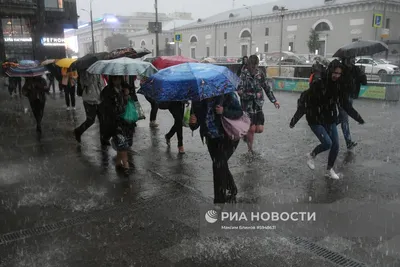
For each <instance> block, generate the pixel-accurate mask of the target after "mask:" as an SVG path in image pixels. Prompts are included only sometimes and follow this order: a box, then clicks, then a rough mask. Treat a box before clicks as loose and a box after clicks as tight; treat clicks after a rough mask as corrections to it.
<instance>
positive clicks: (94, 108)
mask: <svg viewBox="0 0 400 267" xmlns="http://www.w3.org/2000/svg"><path fill="white" fill-rule="evenodd" d="M83 106H84V108H85V113H86V120H85V121H84V122H83V123H82V124H81V125H80V126H79V127H78V128H76V129H75V130H76V132H77V133H78V134H79V135H82V134H83V133H84V132H85V131H86V130H87V129H89V128H90V126H92V125H93V124H94V122H95V121H96V116H97V118H98V119H99V123H100V135H101V133H102V132H104V129H102V126H103V121H102V114H101V112H100V107H99V105H97V104H93V105H91V104H89V103H87V102H83Z"/></svg>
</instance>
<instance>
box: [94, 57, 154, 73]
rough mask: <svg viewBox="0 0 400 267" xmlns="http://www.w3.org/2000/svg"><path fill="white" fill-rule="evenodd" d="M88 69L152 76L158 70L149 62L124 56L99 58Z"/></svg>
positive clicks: (98, 71)
mask: <svg viewBox="0 0 400 267" xmlns="http://www.w3.org/2000/svg"><path fill="white" fill-rule="evenodd" d="M87 71H88V72H89V73H91V74H104V75H115V76H125V75H138V76H144V77H150V76H151V75H153V74H155V73H156V72H157V69H156V68H155V67H154V66H153V65H152V64H151V63H149V62H146V61H141V60H140V59H132V58H127V57H122V58H117V59H112V60H99V61H97V62H96V63H94V64H93V65H92V66H90V67H89V69H88V70H87Z"/></svg>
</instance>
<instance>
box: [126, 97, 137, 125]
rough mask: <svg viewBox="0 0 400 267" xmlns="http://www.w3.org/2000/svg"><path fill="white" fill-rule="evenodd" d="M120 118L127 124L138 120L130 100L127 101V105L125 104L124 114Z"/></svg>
mask: <svg viewBox="0 0 400 267" xmlns="http://www.w3.org/2000/svg"><path fill="white" fill-rule="evenodd" d="M122 118H123V119H124V120H125V121H126V122H127V123H135V122H137V121H138V120H139V115H138V112H137V111H136V107H135V104H134V103H133V101H132V100H130V99H129V100H128V104H126V108H125V112H124V114H123V115H122Z"/></svg>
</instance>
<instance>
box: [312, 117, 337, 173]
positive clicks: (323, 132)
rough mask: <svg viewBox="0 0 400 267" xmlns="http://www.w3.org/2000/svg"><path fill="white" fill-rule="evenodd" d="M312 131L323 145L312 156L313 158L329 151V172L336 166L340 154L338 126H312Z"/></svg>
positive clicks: (315, 149)
mask: <svg viewBox="0 0 400 267" xmlns="http://www.w3.org/2000/svg"><path fill="white" fill-rule="evenodd" d="M310 127H311V130H312V131H313V132H314V134H315V135H316V136H317V138H318V139H319V141H320V142H321V144H319V145H318V146H317V147H316V148H314V150H313V152H312V153H311V155H312V156H313V157H315V156H317V155H318V154H320V153H322V152H324V151H327V150H329V149H330V151H329V156H328V168H327V169H328V170H330V169H331V168H332V167H333V165H335V161H336V158H337V156H338V153H339V134H338V131H337V127H336V124H329V125H324V126H323V125H310Z"/></svg>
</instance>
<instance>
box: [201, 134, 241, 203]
mask: <svg viewBox="0 0 400 267" xmlns="http://www.w3.org/2000/svg"><path fill="white" fill-rule="evenodd" d="M238 144H239V141H232V140H230V139H229V138H227V137H223V138H208V139H207V147H208V152H209V153H210V156H211V159H212V161H213V180H214V203H225V202H226V201H227V195H226V190H229V191H230V193H231V195H233V196H236V194H237V188H236V184H235V181H234V180H233V176H232V173H231V171H230V170H229V165H228V160H229V159H230V158H231V156H232V155H233V152H234V151H235V150H236V148H237V146H238Z"/></svg>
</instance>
